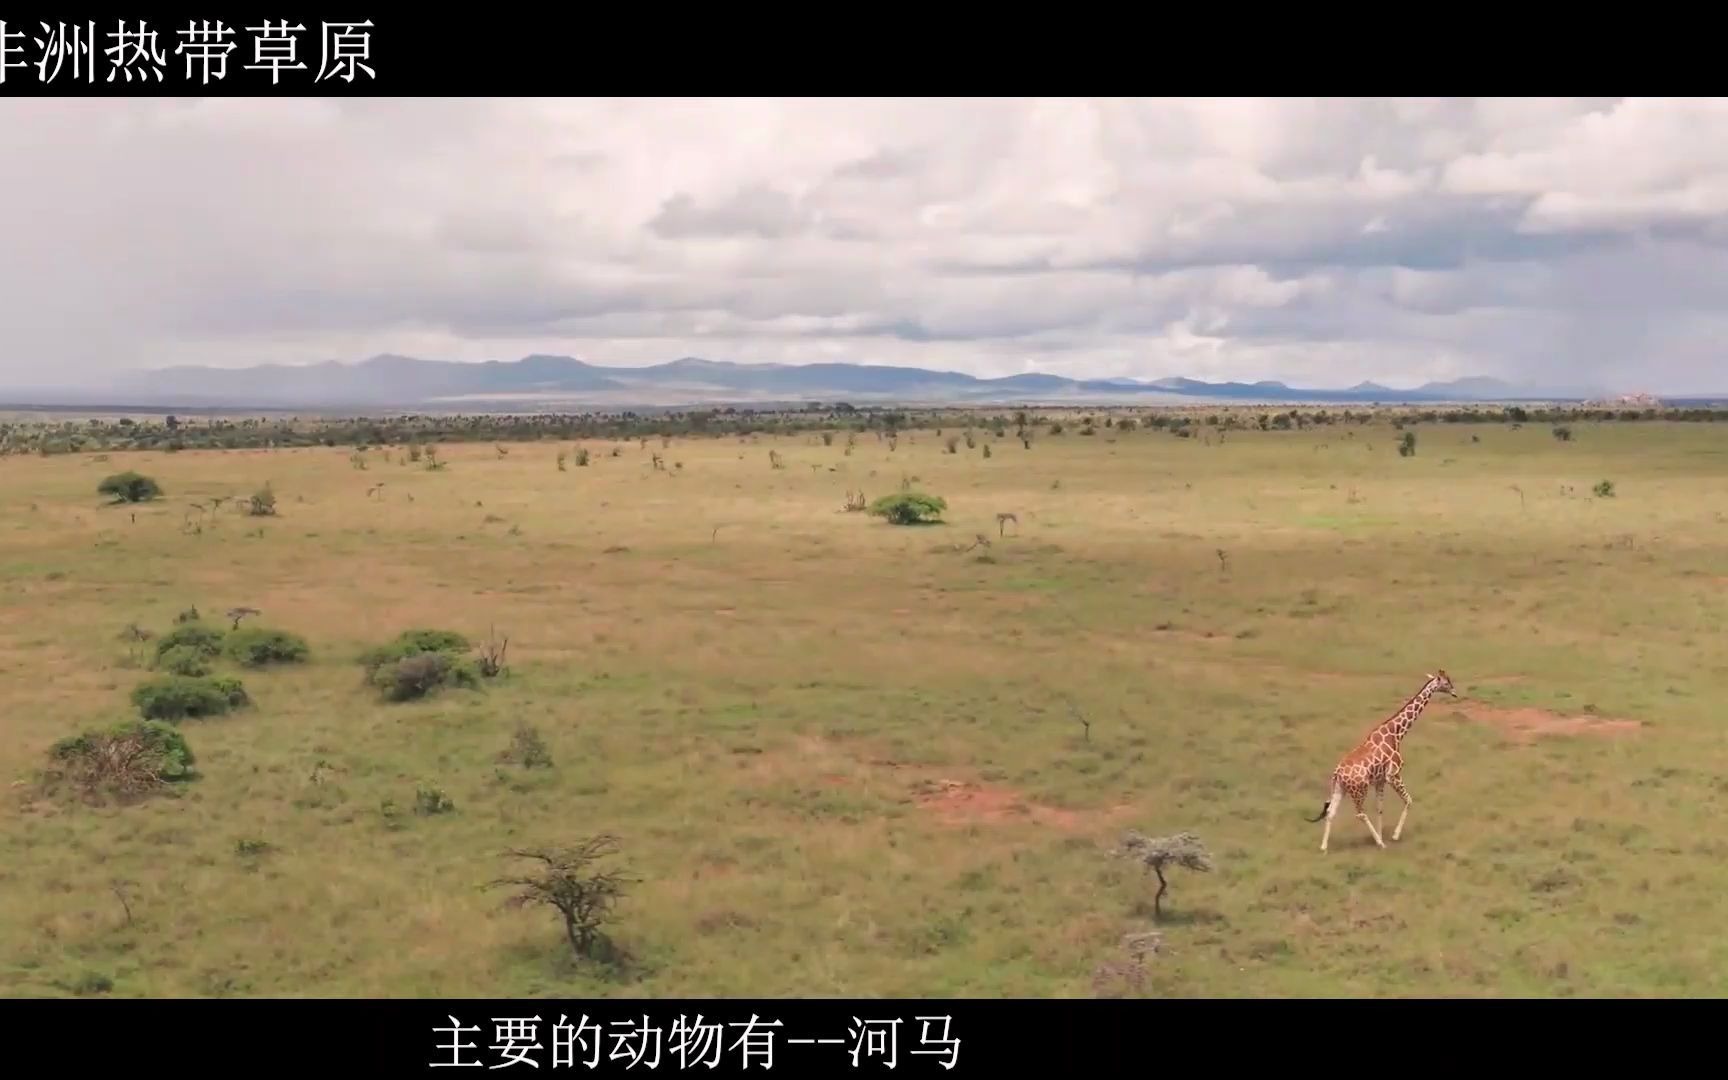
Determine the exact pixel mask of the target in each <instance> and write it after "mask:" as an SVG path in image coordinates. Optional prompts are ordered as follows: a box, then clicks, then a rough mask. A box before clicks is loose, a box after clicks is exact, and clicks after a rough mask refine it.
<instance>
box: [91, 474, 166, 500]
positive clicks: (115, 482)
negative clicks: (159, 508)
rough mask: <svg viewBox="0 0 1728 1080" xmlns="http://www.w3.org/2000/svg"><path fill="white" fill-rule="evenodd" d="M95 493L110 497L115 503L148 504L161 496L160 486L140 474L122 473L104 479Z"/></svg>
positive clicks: (97, 486)
mask: <svg viewBox="0 0 1728 1080" xmlns="http://www.w3.org/2000/svg"><path fill="white" fill-rule="evenodd" d="M96 493H97V494H99V495H109V496H112V497H113V499H114V501H115V502H117V503H135V502H148V501H149V500H151V499H154V498H156V497H158V496H160V495H161V494H162V485H161V484H158V483H157V482H156V481H154V480H152V479H150V477H148V476H145V475H143V474H141V473H136V472H130V471H129V472H123V473H115V474H114V475H113V476H108V477H104V478H103V480H102V482H101V483H100V484H97V485H96Z"/></svg>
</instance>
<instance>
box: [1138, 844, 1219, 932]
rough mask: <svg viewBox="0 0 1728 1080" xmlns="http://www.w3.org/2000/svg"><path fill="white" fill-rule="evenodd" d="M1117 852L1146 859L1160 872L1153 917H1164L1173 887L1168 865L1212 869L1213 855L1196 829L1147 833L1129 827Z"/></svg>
mask: <svg viewBox="0 0 1728 1080" xmlns="http://www.w3.org/2000/svg"><path fill="white" fill-rule="evenodd" d="M1115 853H1116V854H1117V855H1118V856H1129V857H1132V858H1135V859H1138V860H1139V861H1140V862H1142V863H1144V864H1145V865H1146V866H1147V868H1148V869H1150V870H1151V871H1152V872H1153V873H1154V874H1157V875H1158V895H1156V896H1154V897H1153V898H1152V915H1153V917H1154V918H1163V917H1164V906H1163V901H1164V893H1165V891H1166V890H1168V889H1169V888H1170V883H1169V882H1168V881H1166V880H1165V879H1164V871H1165V869H1166V868H1167V867H1172V866H1180V867H1183V868H1184V869H1187V870H1196V871H1199V872H1201V873H1207V872H1210V871H1211V870H1212V855H1211V853H1210V852H1208V851H1207V850H1206V845H1205V844H1203V843H1201V841H1200V838H1199V837H1198V836H1195V835H1194V834H1193V833H1189V832H1183V833H1177V834H1176V835H1175V836H1160V837H1146V836H1142V835H1141V834H1139V833H1137V832H1134V831H1133V830H1129V831H1128V832H1127V833H1126V834H1124V835H1123V837H1122V844H1121V846H1120V847H1118V848H1117V849H1116V852H1115Z"/></svg>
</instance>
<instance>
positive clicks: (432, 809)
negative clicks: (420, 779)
mask: <svg viewBox="0 0 1728 1080" xmlns="http://www.w3.org/2000/svg"><path fill="white" fill-rule="evenodd" d="M455 809H456V803H455V802H454V801H453V800H452V799H451V798H450V796H449V795H447V794H445V793H444V789H443V788H441V787H437V786H436V785H433V784H421V785H419V786H418V787H416V788H415V789H414V812H415V813H416V814H419V815H420V816H422V817H431V816H432V815H434V814H448V813H450V812H451V811H452V810H455Z"/></svg>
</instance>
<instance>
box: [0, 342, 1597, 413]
mask: <svg viewBox="0 0 1728 1080" xmlns="http://www.w3.org/2000/svg"><path fill="white" fill-rule="evenodd" d="M0 393H4V392H3V391H0ZM1605 393H1606V392H1605V391H1604V390H1602V389H1601V388H1596V387H1569V388H1562V387H1535V386H1516V385H1513V384H1510V383H1505V382H1501V381H1499V380H1497V379H1490V378H1480V377H1476V378H1466V379H1458V380H1456V381H1453V382H1443V383H1434V382H1430V383H1426V384H1424V385H1422V386H1419V387H1416V388H1414V389H1403V390H1400V389H1394V388H1392V387H1387V386H1381V385H1379V384H1377V383H1372V382H1364V383H1359V384H1357V385H1356V386H1352V387H1350V388H1349V389H1347V390H1326V389H1306V388H1301V387H1292V386H1287V385H1285V384H1284V383H1281V382H1255V383H1242V382H1223V383H1212V382H1204V381H1201V380H1199V379H1187V378H1167V379H1155V380H1137V379H1070V378H1065V377H1063V376H1060V375H1040V374H1027V375H1009V376H1006V377H1003V378H994V379H981V378H977V377H975V376H972V375H965V374H961V373H960V372H954V371H932V370H928V369H925V368H911V367H886V366H879V365H873V364H841V363H817V364H738V363H731V362H728V361H717V360H701V359H696V358H693V357H690V358H685V359H682V360H675V361H672V362H671V363H666V364H656V365H653V366H651V367H606V366H602V365H598V364H589V363H585V362H583V361H581V360H577V359H574V358H572V357H568V356H525V357H523V358H522V359H520V360H514V361H489V362H486V363H462V362H452V361H440V360H418V359H415V358H413V357H408V356H390V355H385V356H374V357H372V358H371V359H368V360H364V361H361V362H359V363H354V364H345V363H336V362H329V363H322V364H309V365H302V366H291V365H280V364H273V365H263V366H257V367H245V368H212V367H172V368H162V369H157V370H154V371H144V372H138V373H135V374H132V375H130V376H127V377H124V378H122V379H120V380H118V381H117V382H116V383H113V384H110V386H109V387H108V388H106V389H104V390H101V391H92V390H82V391H78V392H76V393H73V392H70V391H69V392H66V393H61V394H56V395H54V397H55V398H56V403H76V402H79V401H94V400H101V401H103V402H105V403H111V404H117V403H122V402H123V403H126V404H134V405H140V406H148V405H155V406H162V405H177V406H181V407H185V408H195V407H238V408H245V407H259V408H265V407H276V408H280V407H301V408H310V407H325V408H342V407H348V408H354V407H374V408H376V407H390V408H422V409H438V410H440V411H442V410H446V409H470V410H482V409H484V410H491V411H498V410H509V411H540V410H545V409H557V408H565V409H567V408H572V407H587V408H603V409H619V408H630V407H677V406H686V407H699V406H710V405H713V406H724V405H757V406H767V405H786V404H797V403H804V402H811V401H821V402H838V401H847V402H851V403H854V404H897V405H913V406H916V405H941V404H994V403H1000V404H1013V403H1021V404H1033V405H1036V404H1052V405H1054V404H1062V403H1080V402H1098V403H1104V402H1112V401H1113V402H1119V403H1121V404H1141V403H1144V404H1160V403H1162V404H1183V403H1187V404H1194V403H1203V402H1208V401H1212V402H1220V403H1225V402H1237V403H1266V404H1275V403H1283V402H1288V403H1299V402H1312V403H1321V402H1337V403H1340V404H1345V403H1352V402H1355V403H1364V404H1366V403H1372V402H1383V403H1420V402H1436V403H1441V402H1503V401H1574V400H1586V399H1590V398H1598V397H1602V396H1604V395H1605ZM68 395H71V396H70V397H69V396H68ZM5 396H7V397H12V396H13V395H11V394H6V395H5ZM31 397H34V398H43V397H44V393H43V392H42V391H36V392H34V393H33V394H32V395H31ZM45 403H46V402H45Z"/></svg>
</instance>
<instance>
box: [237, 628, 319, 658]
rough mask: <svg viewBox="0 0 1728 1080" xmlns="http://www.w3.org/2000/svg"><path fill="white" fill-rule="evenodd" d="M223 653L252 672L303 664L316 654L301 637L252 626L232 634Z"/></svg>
mask: <svg viewBox="0 0 1728 1080" xmlns="http://www.w3.org/2000/svg"><path fill="white" fill-rule="evenodd" d="M223 651H225V652H226V653H227V654H228V657H229V659H231V660H233V661H234V662H235V663H237V664H241V665H243V666H245V667H252V668H256V667H264V666H265V665H266V664H302V663H305V662H306V659H307V657H309V656H310V655H311V654H312V650H311V648H310V647H309V646H308V645H307V644H306V639H305V638H303V637H301V636H300V635H299V634H291V633H289V632H288V631H286V630H270V629H266V628H265V627H262V626H248V627H246V628H245V629H243V630H235V631H232V632H230V633H229V635H228V639H227V641H225V642H224V643H223Z"/></svg>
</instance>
